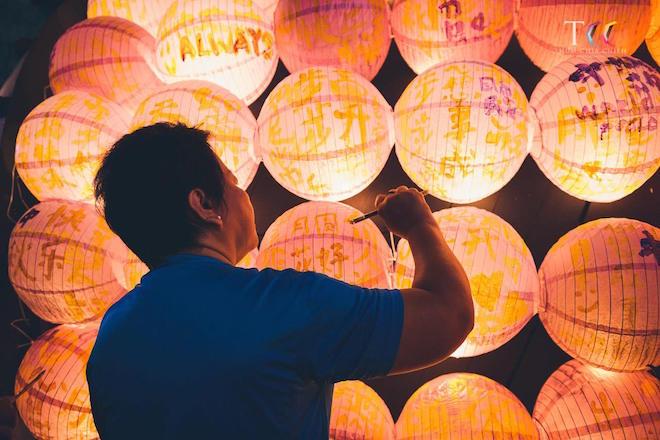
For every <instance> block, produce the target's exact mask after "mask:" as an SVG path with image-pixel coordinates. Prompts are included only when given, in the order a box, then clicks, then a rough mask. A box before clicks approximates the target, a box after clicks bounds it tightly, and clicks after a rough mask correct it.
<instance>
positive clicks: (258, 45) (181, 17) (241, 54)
mask: <svg viewBox="0 0 660 440" xmlns="http://www.w3.org/2000/svg"><path fill="white" fill-rule="evenodd" d="M272 21H273V20H272V16H267V15H266V12H265V11H264V10H263V9H262V8H261V7H260V6H258V5H257V4H256V2H253V1H251V0H244V1H239V2H236V1H229V0H223V1H215V0H175V1H174V2H173V3H172V5H171V6H170V7H169V9H167V12H165V15H164V17H163V19H162V21H161V23H160V27H159V28H158V43H157V50H156V57H157V61H158V66H159V68H160V69H161V71H162V72H163V73H164V74H165V75H166V78H165V80H166V81H168V82H171V81H180V80H184V79H203V80H207V81H211V82H214V83H216V84H218V85H219V86H221V87H224V88H226V89H227V90H229V91H230V92H231V93H233V94H234V95H236V96H238V98H240V99H242V100H243V101H244V102H246V103H247V104H251V103H252V102H253V101H254V100H256V99H257V98H258V97H259V95H261V93H262V92H263V91H264V90H265V89H266V87H267V86H268V84H269V83H270V80H271V79H272V78H273V76H274V75H275V68H276V67H277V51H276V49H275V44H274V43H275V37H274V36H273V23H272Z"/></svg>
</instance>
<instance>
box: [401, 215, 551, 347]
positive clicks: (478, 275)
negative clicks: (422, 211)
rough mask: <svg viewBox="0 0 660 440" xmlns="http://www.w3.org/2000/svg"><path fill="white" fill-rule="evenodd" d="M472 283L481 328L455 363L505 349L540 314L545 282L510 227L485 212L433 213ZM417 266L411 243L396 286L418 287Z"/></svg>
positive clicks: (404, 245)
mask: <svg viewBox="0 0 660 440" xmlns="http://www.w3.org/2000/svg"><path fill="white" fill-rule="evenodd" d="M433 217H434V218H435V220H436V222H437V223H438V225H439V226H440V229H441V230H442V233H443V235H444V237H445V240H446V241H447V244H448V245H449V247H450V249H451V250H452V252H453V253H454V255H455V256H456V258H458V260H459V261H460V262H461V264H462V266H463V269H464V270H465V273H466V274H467V276H468V279H469V280H470V287H471V289H472V298H473V300H474V310H475V325H474V329H473V330H472V332H471V333H470V334H469V335H468V337H467V339H466V340H465V342H463V344H462V345H461V346H460V347H459V348H458V349H457V350H456V352H454V353H453V354H452V356H454V357H459V358H460V357H468V356H477V355H480V354H483V353H487V352H489V351H492V350H495V349H496V348H498V347H500V346H501V345H504V343H506V342H507V341H509V340H510V339H511V338H513V337H514V336H515V335H516V334H517V333H518V332H519V331H520V330H521V329H522V328H523V327H524V326H525V324H526V323H527V321H529V320H530V319H531V317H532V316H534V314H535V313H536V298H535V297H536V296H537V295H538V290H539V280H538V276H537V272H536V266H535V264H534V258H533V257H532V254H531V253H530V251H529V249H528V248H527V246H526V245H525V242H524V241H523V239H522V238H521V237H520V235H518V233H517V232H516V231H515V229H513V227H511V225H509V224H508V223H507V222H505V221H504V220H502V219H501V218H499V217H498V216H496V215H495V214H491V213H490V212H488V211H484V210H483V209H478V208H472V207H462V208H451V209H444V210H442V211H438V212H435V213H433ZM414 273H415V263H414V261H413V258H412V253H411V251H410V245H409V244H408V242H407V241H406V240H400V241H399V243H398V246H397V261H396V269H395V284H396V287H397V288H400V289H403V288H408V287H411V286H412V280H413V277H414Z"/></svg>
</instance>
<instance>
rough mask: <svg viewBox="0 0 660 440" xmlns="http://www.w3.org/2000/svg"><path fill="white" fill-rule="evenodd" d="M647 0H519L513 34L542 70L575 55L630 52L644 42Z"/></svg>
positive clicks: (649, 2) (627, 53)
mask: <svg viewBox="0 0 660 440" xmlns="http://www.w3.org/2000/svg"><path fill="white" fill-rule="evenodd" d="M650 18H651V0H629V1H621V0H599V1H593V0H519V6H518V12H517V27H516V36H517V38H518V41H519V42H520V46H521V47H522V49H523V50H524V51H525V54H526V55H527V56H528V57H529V59H530V60H532V62H533V63H534V64H536V65H537V66H538V67H539V68H541V69H542V70H544V71H546V72H548V71H549V70H550V69H552V68H553V67H554V66H556V65H558V64H560V63H562V62H563V61H566V60H567V59H569V58H571V57H574V56H578V55H584V56H592V57H598V56H604V57H607V56H614V57H618V56H622V55H630V54H632V53H633V52H635V50H637V48H638V47H639V45H640V44H642V42H643V41H644V36H645V35H646V31H647V29H648V27H649V22H650Z"/></svg>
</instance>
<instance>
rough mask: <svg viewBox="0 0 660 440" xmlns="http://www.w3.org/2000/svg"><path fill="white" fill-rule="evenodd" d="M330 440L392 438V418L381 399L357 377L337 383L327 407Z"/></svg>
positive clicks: (380, 439)
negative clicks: (329, 406)
mask: <svg viewBox="0 0 660 440" xmlns="http://www.w3.org/2000/svg"><path fill="white" fill-rule="evenodd" d="M330 438H331V439H333V440H353V439H369V440H394V438H395V432H394V420H392V415H391V414H390V410H389V408H388V407H387V405H386V404H385V402H383V399H381V398H380V396H379V395H378V394H377V393H376V392H375V391H374V390H372V389H371V388H369V387H368V386H367V385H365V384H364V383H362V382H360V381H357V380H350V381H346V382H339V383H336V384H335V386H334V392H333V394H332V410H331V411H330Z"/></svg>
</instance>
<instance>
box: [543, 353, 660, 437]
mask: <svg viewBox="0 0 660 440" xmlns="http://www.w3.org/2000/svg"><path fill="white" fill-rule="evenodd" d="M534 421H535V422H536V425H537V426H538V428H539V434H540V435H541V438H543V439H553V440H554V439H557V440H559V439H568V438H570V439H575V440H578V439H582V440H586V439H605V438H607V439H642V438H645V439H652V438H660V382H658V379H656V378H655V377H653V375H651V374H650V373H647V372H645V371H637V372H634V373H614V372H611V371H605V370H601V369H599V368H596V367H592V366H589V365H585V364H582V363H581V362H579V361H576V360H572V361H569V362H567V363H565V364H564V365H562V366H561V367H559V369H558V370H557V371H555V372H554V373H552V375H551V376H550V378H549V379H548V380H547V382H546V383H545V384H544V385H543V388H541V392H540V393H539V396H538V397H537V399H536V405H535V406H534Z"/></svg>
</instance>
